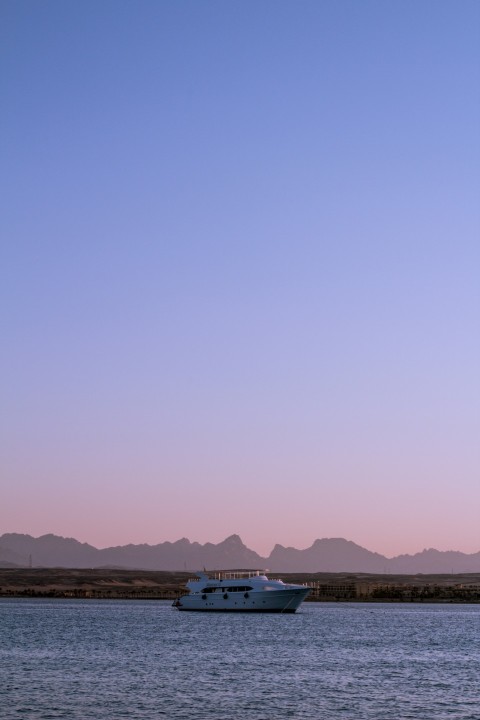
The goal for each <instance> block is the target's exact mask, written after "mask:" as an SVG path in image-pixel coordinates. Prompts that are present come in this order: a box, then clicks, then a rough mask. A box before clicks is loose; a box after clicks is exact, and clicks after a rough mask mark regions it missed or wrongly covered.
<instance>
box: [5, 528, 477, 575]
mask: <svg viewBox="0 0 480 720" xmlns="http://www.w3.org/2000/svg"><path fill="white" fill-rule="evenodd" d="M29 565H32V567H66V568H101V567H110V568H111V567H116V568H125V569H134V570H189V571H195V570H198V569H202V568H204V567H205V568H208V569H209V570H222V569H232V570H233V569H241V568H243V569H266V568H268V570H269V571H270V572H285V573H287V572H288V573H299V572H307V573H316V572H352V573H389V574H407V575H412V574H417V573H425V574H428V573H469V572H480V552H477V553H472V554H466V553H462V552H458V551H446V552H443V551H439V550H434V549H429V550H423V551H422V552H419V553H416V554H414V555H398V556H396V557H393V558H387V557H385V556H384V555H380V554H379V553H376V552H371V551H370V550H366V549H365V548H363V547H361V546H360V545H357V544H356V543H354V542H352V541H350V540H345V539H344V538H323V539H321V540H320V539H319V540H315V542H314V543H313V545H312V546H311V547H309V548H306V549H305V550H297V549H296V548H293V547H284V546H283V545H275V547H274V548H273V550H272V552H271V553H270V555H269V556H268V557H261V556H260V555H258V554H257V553H256V552H255V551H254V550H250V549H249V548H248V547H247V546H246V545H244V544H243V542H242V540H241V539H240V537H239V536H238V535H231V536H230V537H228V538H226V539H225V540H223V541H222V542H220V543H218V544H217V545H215V544H213V543H205V544H204V545H201V544H200V543H198V542H190V540H187V539H186V538H182V539H181V540H177V541H176V542H163V543H160V544H158V545H146V544H142V545H121V546H117V547H109V548H104V549H101V550H100V549H98V548H96V547H94V546H93V545H89V544H88V543H81V542H79V541H78V540H75V539H73V538H64V537H60V536H58V535H52V534H49V535H42V536H41V537H38V538H34V537H32V536H31V535H21V534H18V533H6V534H4V535H2V536H0V567H15V566H18V567H26V566H29Z"/></svg>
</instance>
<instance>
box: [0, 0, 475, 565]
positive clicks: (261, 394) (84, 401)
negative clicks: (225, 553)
mask: <svg viewBox="0 0 480 720" xmlns="http://www.w3.org/2000/svg"><path fill="white" fill-rule="evenodd" d="M0 47H1V50H0V69H1V99H2V103H1V104H2V111H1V115H0V118H1V158H2V159H1V169H0V172H1V193H0V203H1V226H2V242H1V255H0V318H1V328H2V353H1V357H0V364H1V366H0V367H1V384H2V389H1V407H2V410H1V428H0V430H1V441H0V442H1V445H0V449H1V477H2V481H1V482H2V499H1V503H0V531H2V530H3V531H17V532H30V533H31V534H34V535H38V534H41V533H45V532H56V533H59V534H63V535H73V536H75V537H77V538H78V539H80V540H85V541H89V542H92V543H93V544H96V545H98V546H105V545H110V544H120V543H122V544H123V543H127V542H150V543H153V542H160V541H163V540H175V539H178V538H179V537H182V536H187V537H189V538H190V539H191V540H199V541H201V542H205V541H207V540H211V541H215V542H217V541H219V540H221V539H223V538H224V537H225V536H226V535H228V534H231V533H233V532H238V533H239V534H240V535H241V536H242V538H243V539H244V541H245V542H247V544H249V545H250V546H251V547H253V548H254V549H256V550H258V551H261V552H266V551H269V550H270V549H271V547H272V545H273V543H274V542H281V543H283V544H289V545H295V546H297V547H305V546H307V545H309V544H310V543H311V542H312V541H313V540H314V539H315V538H316V537H324V536H330V537H332V536H333V537H334V536H343V537H347V538H348V539H352V540H355V541H357V542H359V543H361V544H363V545H365V546H367V547H369V548H371V549H374V550H378V551H380V552H385V553H387V554H389V553H390V554H394V553H397V552H402V551H415V550H421V549H422V548H423V547H425V546H436V547H439V548H441V549H447V548H454V549H461V550H465V551H469V552H472V551H476V550H480V530H479V522H478V510H479V507H480V379H479V377H480V330H479V328H480V322H479V314H480V312H479V310H480V232H479V231H480V209H479V189H480V136H479V128H480V90H479V88H480V3H479V2H477V1H476V0H472V1H470V0H460V1H458V2H453V1H451V2H446V1H442V0H435V1H427V0H424V1H422V0H415V2H413V1H408V0H406V1H402V2H400V1H399V0H397V1H392V2H384V1H383V0H382V1H380V0H378V1H372V0H366V1H364V2H360V1H357V2H351V1H348V0H335V1H334V0H330V1H323V2H322V0H317V1H315V2H309V1H302V2H293V1H292V2H282V1H276V2H267V1H263V2H262V1H261V2H252V1H247V2H212V1H210V0H206V1H205V2H201V1H199V0H197V1H195V2H186V1H181V0H180V1H178V2H173V0H172V2H149V1H145V0H144V1H142V0H140V2H133V1H132V2H125V1H123V0H115V2H109V1H107V0H102V1H101V2H92V1H85V0H82V2H73V1H69V2H64V1H62V2H60V1H58V2H51V1H48V0H47V1H44V2H30V1H29V2H26V1H24V0H15V1H5V0H4V2H3V3H2V5H1V8H0Z"/></svg>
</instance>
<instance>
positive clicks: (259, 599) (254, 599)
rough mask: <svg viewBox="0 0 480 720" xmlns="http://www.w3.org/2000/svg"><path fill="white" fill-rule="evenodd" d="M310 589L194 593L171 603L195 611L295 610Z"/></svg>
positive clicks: (181, 608) (259, 611)
mask: <svg viewBox="0 0 480 720" xmlns="http://www.w3.org/2000/svg"><path fill="white" fill-rule="evenodd" d="M309 592H310V588H301V589H297V588H295V589H288V590H280V591H275V590H273V591H267V592H250V593H245V594H243V593H236V592H232V593H209V594H207V595H206V596H202V595H199V594H197V593H194V594H191V595H184V596H182V597H181V598H179V599H178V600H176V601H175V603H174V606H175V607H176V608H177V609H178V610H181V611H184V610H189V611H196V612H257V613H294V612H296V610H298V608H299V607H300V605H301V604H302V602H303V601H304V600H305V598H306V597H307V595H308V593H309Z"/></svg>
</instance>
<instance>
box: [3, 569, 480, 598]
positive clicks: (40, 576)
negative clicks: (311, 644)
mask: <svg viewBox="0 0 480 720" xmlns="http://www.w3.org/2000/svg"><path fill="white" fill-rule="evenodd" d="M193 574H194V573H189V572H170V571H160V570H158V571H156V570H124V569H120V568H92V569H71V568H0V597H2V598H25V597H26V598H59V599H67V598H71V599H83V600H84V599H96V600H174V599H175V598H177V597H179V596H180V595H182V594H184V593H185V590H186V588H185V584H186V582H187V581H188V579H190V578H191V576H192V575H193ZM270 575H271V576H272V577H273V576H277V577H280V578H281V579H282V580H284V582H286V583H288V582H292V583H295V584H305V585H309V586H310V587H311V588H312V592H311V593H310V595H309V596H308V598H307V599H306V601H305V602H368V603H373V604H375V603H381V602H397V603H420V604H422V603H432V602H433V603H445V604H452V603H455V604H471V603H473V604H478V603H480V574H478V573H466V574H461V575H458V574H457V575H370V574H367V573H270Z"/></svg>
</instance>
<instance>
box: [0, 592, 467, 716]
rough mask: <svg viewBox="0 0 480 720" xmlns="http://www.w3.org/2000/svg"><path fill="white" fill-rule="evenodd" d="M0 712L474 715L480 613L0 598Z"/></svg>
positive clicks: (439, 608)
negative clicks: (211, 609) (276, 611)
mask: <svg viewBox="0 0 480 720" xmlns="http://www.w3.org/2000/svg"><path fill="white" fill-rule="evenodd" d="M0 717H1V718H2V720H7V719H8V720H10V718H11V719H12V720H13V719H14V718H35V720H36V719H37V718H38V719H39V720H40V719H45V720H47V719H54V718H68V719H69V720H89V719H90V718H92V719H93V718H95V720H105V719H109V718H112V719H115V720H121V719H123V718H129V719H131V720H136V719H138V720H147V719H148V720H150V719H151V718H161V717H169V718H175V719H177V718H178V719H182V718H188V719H189V720H200V719H202V720H203V719H207V718H209V719H210V720H217V719H218V720H223V719H224V718H225V719H226V720H232V719H236V718H251V719H252V720H263V719H265V720H267V719H268V720H273V719H275V720H277V719H278V720H283V718H309V719H311V718H314V719H316V720H317V719H319V720H323V719H325V720H335V719H336V718H340V719H342V720H343V719H349V720H350V719H351V720H363V719H365V720H367V719H368V720H373V719H376V720H389V719H390V718H391V719H392V720H406V719H407V718H416V719H418V720H441V719H443V718H449V719H452V718H457V719H460V718H461V719H462V720H467V719H468V720H480V606H478V605H476V606H475V605H470V606H459V605H421V606H420V605H407V606H405V605H393V604H392V605H386V604H385V605H383V604H382V605H362V604H326V603H325V604H324V603H322V604H317V603H307V604H305V605H303V606H302V608H301V609H300V611H299V612H298V613H297V614H296V615H230V614H225V615H223V614H211V615H210V614H203V613H181V612H178V611H176V610H174V609H173V608H171V607H170V603H167V602H153V601H151V602H142V601H93V600H92V601H76V600H65V601H58V600H0Z"/></svg>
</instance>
